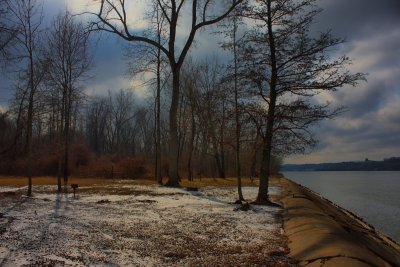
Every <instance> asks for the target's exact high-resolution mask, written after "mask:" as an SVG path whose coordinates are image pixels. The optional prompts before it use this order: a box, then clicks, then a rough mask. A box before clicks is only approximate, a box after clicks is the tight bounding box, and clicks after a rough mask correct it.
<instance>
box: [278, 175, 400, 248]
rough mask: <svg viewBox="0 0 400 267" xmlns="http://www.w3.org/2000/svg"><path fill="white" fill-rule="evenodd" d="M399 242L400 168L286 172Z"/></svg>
mask: <svg viewBox="0 0 400 267" xmlns="http://www.w3.org/2000/svg"><path fill="white" fill-rule="evenodd" d="M284 175H285V177H287V178H289V179H291V180H293V181H295V182H296V183H299V184H301V185H304V186H306V187H308V188H310V189H311V190H313V191H315V192H318V193H320V194H321V195H322V196H323V197H325V198H327V199H329V200H331V201H333V202H334V203H336V204H338V205H339V206H341V207H343V208H345V209H348V210H350V211H352V212H353V213H355V214H357V215H359V216H361V217H362V218H363V219H364V220H365V221H366V222H368V223H369V224H371V225H373V226H374V227H375V228H376V229H377V230H378V231H380V232H383V233H385V234H386V235H388V236H390V237H392V238H393V239H394V240H396V241H397V242H400V171H393V172H392V171H380V172H361V171H352V172H285V173H284Z"/></svg>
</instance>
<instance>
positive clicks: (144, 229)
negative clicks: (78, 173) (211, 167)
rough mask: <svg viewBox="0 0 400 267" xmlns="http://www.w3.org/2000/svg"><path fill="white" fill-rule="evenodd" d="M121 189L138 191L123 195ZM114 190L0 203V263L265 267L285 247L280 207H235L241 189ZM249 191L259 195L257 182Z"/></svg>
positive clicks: (274, 190)
mask: <svg viewBox="0 0 400 267" xmlns="http://www.w3.org/2000/svg"><path fill="white" fill-rule="evenodd" d="M43 188H45V189H48V190H54V188H53V187H42V188H40V190H43ZM118 188H120V189H121V188H123V189H124V190H125V189H126V188H130V189H134V193H133V194H132V195H118V194H116V193H115V192H118ZM112 189H113V190H114V189H115V190H116V191H115V192H114V191H113V194H107V193H104V194H102V195H96V194H93V193H90V191H88V192H82V193H79V190H78V194H77V196H78V198H76V199H74V198H73V196H72V194H68V195H65V194H49V193H36V194H34V197H32V198H21V199H19V200H18V202H12V203H11V202H10V203H8V205H7V206H1V207H0V213H2V214H4V215H3V218H0V223H1V222H2V221H4V222H6V223H4V225H6V228H5V231H4V232H3V233H0V239H1V242H0V265H1V266H23V265H30V264H31V265H51V266H88V265H90V266H104V265H106V266H127V265H128V266H176V265H179V266H193V265H195V266H198V265H200V266H208V265H212V263H216V262H217V263H218V264H217V265H219V266H220V265H221V266H224V265H241V264H247V263H249V262H252V263H253V264H251V265H254V266H257V265H259V266H267V265H268V264H267V262H268V261H269V260H271V256H269V253H270V252H271V251H277V250H278V251H281V250H284V249H283V248H282V243H283V242H281V241H282V238H283V237H282V234H281V230H282V227H281V222H280V220H279V216H277V215H278V214H279V212H281V210H280V209H279V208H276V207H259V206H257V207H252V210H250V211H247V212H245V211H234V208H235V207H237V205H233V204H231V203H232V202H234V201H235V198H236V195H237V194H236V189H235V188H216V187H206V188H201V189H200V190H199V191H198V192H188V191H186V190H184V189H179V188H178V189H177V188H167V187H161V186H157V185H151V186H143V185H128V184H125V183H121V184H115V185H113V186H112ZM41 192H43V191H41ZM270 192H271V194H276V193H278V192H279V189H278V188H274V187H271V188H270ZM243 193H244V195H245V198H246V199H250V200H252V199H253V200H254V199H255V197H256V195H257V188H255V187H244V188H243ZM106 200H107V201H106ZM0 226H1V224H0ZM270 266H272V265H270Z"/></svg>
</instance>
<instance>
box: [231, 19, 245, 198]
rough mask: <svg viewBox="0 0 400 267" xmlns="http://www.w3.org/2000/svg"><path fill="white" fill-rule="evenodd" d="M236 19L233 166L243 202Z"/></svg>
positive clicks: (235, 27)
mask: <svg viewBox="0 0 400 267" xmlns="http://www.w3.org/2000/svg"><path fill="white" fill-rule="evenodd" d="M237 27H238V26H237V18H236V16H235V17H234V18H233V58H234V59H233V60H234V72H235V73H234V76H235V78H234V87H235V88H234V91H235V123H236V132H235V141H236V154H235V163H236V164H235V165H236V178H237V189H238V197H239V201H240V202H241V201H244V197H243V192H242V174H241V168H240V130H241V129H240V117H239V116H240V114H239V93H238V77H237V76H238V66H237V47H236V46H237V40H236V32H237Z"/></svg>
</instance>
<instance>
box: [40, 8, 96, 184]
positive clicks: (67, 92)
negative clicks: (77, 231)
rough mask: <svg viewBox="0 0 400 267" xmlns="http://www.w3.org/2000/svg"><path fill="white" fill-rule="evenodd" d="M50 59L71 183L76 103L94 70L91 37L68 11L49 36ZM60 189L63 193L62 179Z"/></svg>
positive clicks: (65, 169) (48, 77)
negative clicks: (71, 152) (89, 74)
mask: <svg viewBox="0 0 400 267" xmlns="http://www.w3.org/2000/svg"><path fill="white" fill-rule="evenodd" d="M47 42H48V47H47V49H46V52H45V53H46V59H47V62H48V64H49V66H50V67H49V71H48V73H47V74H48V75H47V79H48V82H49V83H50V84H51V85H52V86H53V87H54V89H55V90H58V91H60V92H61V97H62V101H61V119H62V121H63V122H62V124H61V125H62V126H61V131H62V132H63V133H62V135H63V176H64V185H66V184H67V183H68V175H69V173H68V154H69V142H70V126H71V119H72V107H73V103H74V102H75V101H77V99H78V98H79V91H78V86H79V83H80V82H81V81H82V79H84V78H85V75H86V74H87V73H88V71H89V69H90V56H89V51H88V49H89V34H88V33H86V32H85V29H84V26H83V25H82V24H81V23H79V22H76V21H74V18H73V17H72V16H71V14H69V13H68V12H66V13H64V14H60V15H58V16H57V17H56V19H55V21H54V23H53V28H52V29H51V32H50V34H49V37H48V40H47ZM58 190H59V191H61V182H60V178H59V179H58Z"/></svg>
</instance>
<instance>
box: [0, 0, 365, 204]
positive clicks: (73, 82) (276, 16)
mask: <svg viewBox="0 0 400 267" xmlns="http://www.w3.org/2000/svg"><path fill="white" fill-rule="evenodd" d="M133 2H134V1H133ZM315 2H316V1H315V0H302V1H294V0H290V1H287V0H285V1H283V0H252V1H250V0H248V1H245V0H232V1H197V0H192V1H185V0H181V1H176V0H169V1H158V0H154V1H149V2H148V3H147V10H146V14H147V15H146V19H147V21H148V28H147V29H145V30H143V31H141V30H138V29H134V28H131V27H130V24H129V23H130V19H133V18H131V16H132V15H131V14H130V13H129V12H128V10H129V8H130V7H131V6H130V4H129V3H128V2H127V1H114V0H101V1H98V2H97V3H96V5H97V8H98V9H97V11H95V12H92V13H87V14H86V15H88V16H89V18H90V23H89V24H88V25H87V24H85V25H84V24H83V23H82V22H80V20H78V19H79V17H77V16H72V15H71V14H69V13H68V11H66V12H64V13H62V14H60V15H58V16H57V17H56V18H54V20H53V23H52V24H51V25H43V15H44V14H43V13H42V7H41V2H39V1H36V0H21V1H8V0H0V3H1V6H0V7H1V9H0V11H1V14H2V16H1V19H0V34H1V35H0V42H1V43H0V49H1V55H2V56H1V60H2V62H8V63H7V65H10V66H12V69H13V70H14V71H16V72H17V73H18V75H17V80H16V82H15V83H14V85H13V86H14V97H13V99H12V101H11V103H10V105H9V109H8V110H7V111H5V112H2V113H1V114H0V126H1V129H2V131H1V133H0V148H1V149H0V153H1V154H0V157H1V163H0V172H1V173H3V174H19V175H27V176H28V181H29V185H30V186H29V188H30V189H29V190H31V184H32V176H33V175H57V177H58V185H59V186H58V189H59V191H61V178H63V179H64V183H65V184H66V183H67V182H68V176H69V175H71V174H74V175H84V176H88V175H103V176H112V177H113V176H114V175H120V176H123V177H131V178H135V177H145V176H148V177H155V179H157V181H158V182H159V183H162V177H163V176H164V177H168V181H167V183H166V184H167V185H169V186H179V183H180V181H181V179H184V178H186V177H187V178H188V179H189V180H193V179H194V178H196V177H204V176H207V177H220V178H225V177H228V176H236V177H237V179H238V196H239V200H240V201H243V200H244V197H243V194H242V192H241V177H242V176H243V175H244V176H252V177H260V185H259V194H258V197H257V201H256V202H257V203H259V204H268V203H269V197H268V181H269V178H270V176H271V175H272V174H274V173H276V172H277V171H278V169H279V165H280V164H281V160H282V158H283V157H285V156H287V155H289V154H293V153H304V152H305V151H306V149H307V148H309V147H312V146H314V145H315V143H316V140H315V138H314V136H313V135H312V133H310V132H309V128H310V126H312V125H314V124H315V123H318V122H319V121H320V120H322V119H326V118H332V117H334V116H336V115H338V114H339V113H340V112H341V111H342V109H341V108H338V109H331V108H330V104H329V103H320V102H319V101H318V100H316V99H315V98H314V96H315V95H317V94H319V93H321V92H324V91H325V92H331V91H335V90H336V89H338V88H340V87H343V86H345V85H356V83H357V81H359V80H362V79H363V78H364V77H363V75H362V74H359V73H356V74H352V73H350V72H348V71H347V69H346V66H347V65H348V64H350V60H349V59H348V58H347V57H346V56H343V57H332V55H331V52H330V51H331V49H332V48H334V47H336V46H337V45H339V44H341V43H342V42H343V40H341V39H338V38H334V37H332V36H331V34H330V32H329V31H327V32H324V33H320V34H319V35H315V34H314V35H311V34H310V33H309V29H310V25H311V24H312V22H313V21H314V19H315V17H316V16H317V15H318V14H319V12H320V11H321V10H320V9H319V8H317V7H316V6H315ZM133 4H134V3H133ZM184 20H185V21H189V22H190V23H189V24H188V27H187V29H186V30H187V31H186V32H187V34H186V35H182V34H181V33H180V32H179V29H180V28H179V27H180V26H179V25H180V23H179V22H182V21H184ZM210 25H218V26H219V28H218V30H215V31H216V32H215V34H218V35H220V36H221V39H222V40H223V41H222V43H221V47H222V48H223V49H225V50H226V51H228V52H229V53H230V55H231V56H230V61H229V62H226V61H223V62H222V61H221V59H219V58H217V57H216V58H213V59H203V60H200V61H198V62H195V61H194V60H193V59H191V57H190V51H191V50H193V49H195V48H192V45H193V43H194V41H195V37H196V35H197V33H198V32H199V31H200V30H202V29H204V28H207V27H209V26H210ZM44 29H46V30H44ZM97 31H101V32H107V33H111V34H114V35H116V36H118V37H119V38H121V39H123V40H125V41H126V44H127V51H126V55H127V56H126V57H127V63H128V65H129V67H128V69H129V71H128V73H129V75H130V76H131V77H135V76H136V77H137V76H139V75H141V74H146V75H144V76H145V77H151V78H148V79H147V85H148V88H149V90H152V91H153V92H154V98H151V99H147V100H140V99H138V98H137V97H135V94H133V93H132V91H130V90H129V89H120V88H110V91H109V93H108V95H96V96H87V95H85V94H84V86H85V85H86V84H87V83H88V82H90V80H89V78H90V75H89V74H90V70H91V69H92V68H93V64H92V54H93V53H92V51H91V47H92V46H91V45H90V44H91V38H92V36H93V35H94V34H95V33H96V32H97ZM178 35H179V38H178ZM30 193H31V192H30V191H29V192H28V194H30Z"/></svg>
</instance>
